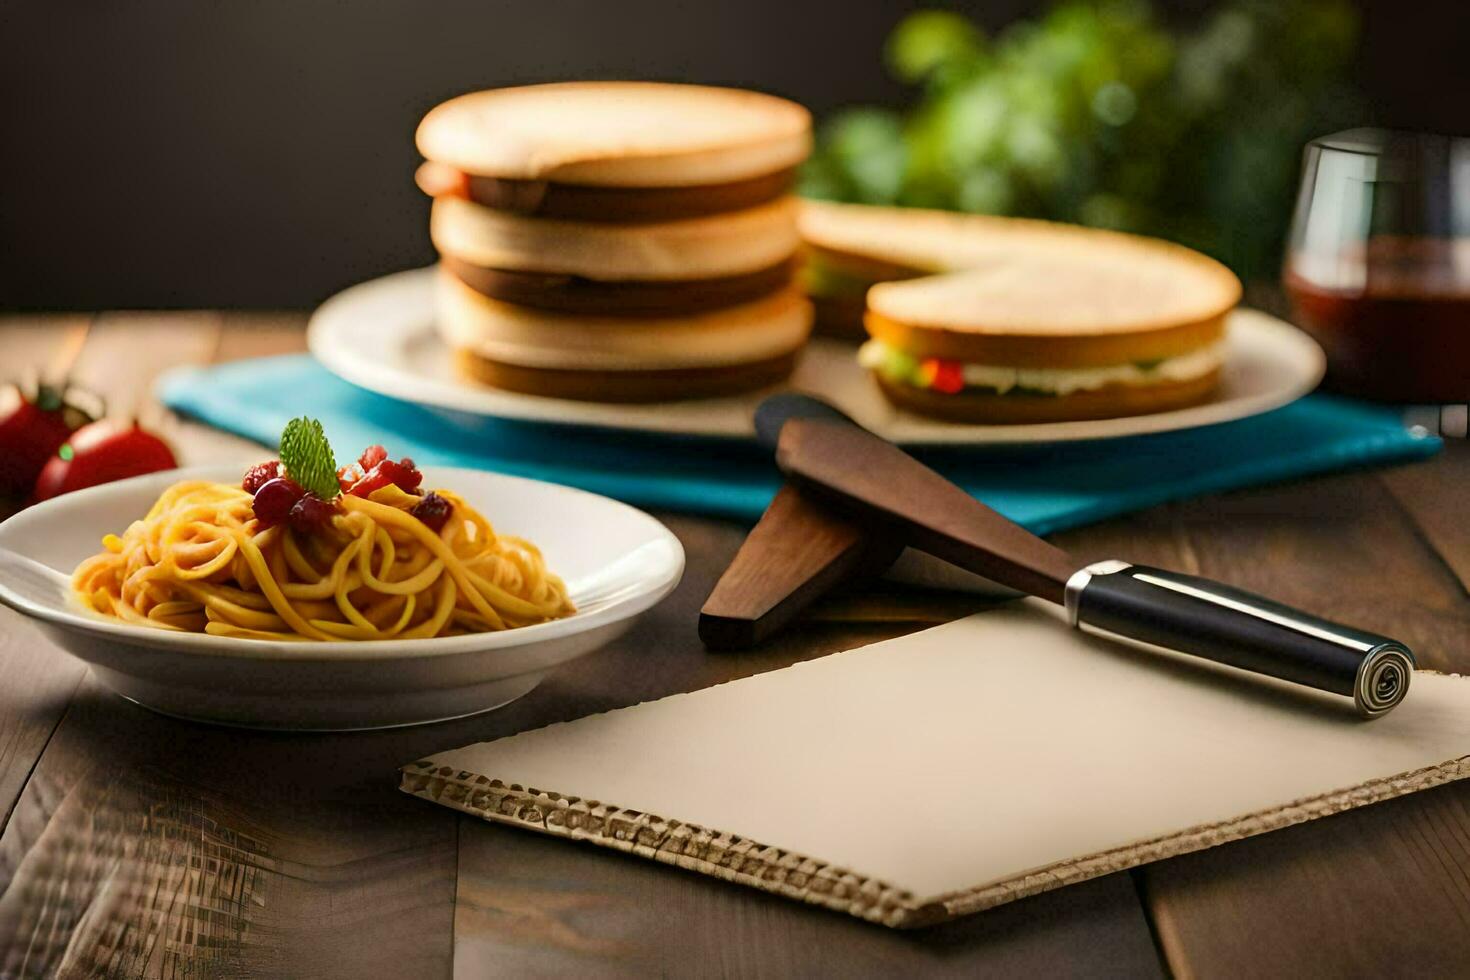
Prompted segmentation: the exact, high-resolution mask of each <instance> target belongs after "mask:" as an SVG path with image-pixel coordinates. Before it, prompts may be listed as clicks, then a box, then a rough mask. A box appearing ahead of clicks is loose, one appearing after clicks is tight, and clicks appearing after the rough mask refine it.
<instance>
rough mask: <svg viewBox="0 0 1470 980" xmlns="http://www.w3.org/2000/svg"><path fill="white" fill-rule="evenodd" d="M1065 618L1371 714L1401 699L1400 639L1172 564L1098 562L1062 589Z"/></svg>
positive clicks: (1409, 667) (1409, 668) (1405, 651)
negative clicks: (1342, 700)
mask: <svg viewBox="0 0 1470 980" xmlns="http://www.w3.org/2000/svg"><path fill="white" fill-rule="evenodd" d="M1064 600H1065V606H1066V609H1067V614H1068V616H1069V617H1070V618H1071V620H1072V625H1074V626H1077V627H1079V628H1080V629H1083V630H1086V631H1088V632H1101V633H1107V634H1114V635H1117V636H1122V637H1126V638H1128V639H1132V640H1139V641H1142V642H1144V643H1151V644H1153V645H1155V646H1161V647H1167V648H1168V649H1171V650H1178V651H1180V652H1181V653H1189V654H1193V655H1195V656H1198V657H1204V658H1205V659H1207V660H1214V661H1216V662H1218V663H1223V664H1229V665H1230V666H1232V667H1239V668H1241V669H1243V670H1249V671H1254V672H1256V673H1258V674H1268V675H1270V676H1272V677H1279V678H1281V679H1282V680H1286V681H1292V682H1294V683H1297V684H1303V685H1306V686H1307V687H1313V688H1317V689H1318V690H1322V691H1330V692H1332V693H1333V694H1341V695H1344V696H1346V697H1350V698H1352V699H1353V702H1354V703H1355V704H1356V705H1357V706H1358V710H1359V711H1360V712H1361V713H1362V714H1364V715H1366V716H1368V717H1374V716H1376V715H1381V714H1383V713H1384V712H1386V711H1389V710H1390V709H1392V708H1393V707H1394V706H1395V705H1397V704H1398V703H1399V702H1400V701H1402V700H1403V699H1404V695H1405V694H1407V693H1408V690H1409V680H1410V678H1411V677H1412V675H1413V672H1414V655H1413V654H1412V653H1410V652H1409V648H1408V647H1406V646H1404V645H1403V644H1402V643H1400V642H1398V641H1397V640H1392V639H1389V638H1388V637H1386V636H1378V635H1376V634H1374V633H1367V632H1364V631H1363V630H1358V629H1353V628H1352V627H1349V626H1343V625H1341V624H1340V623H1334V622H1331V621H1329V620H1325V619H1320V618H1318V617H1316V616H1313V615H1310V614H1309V613H1304V612H1302V611H1301V610H1299V609H1292V608H1291V607H1290V606H1283V605H1281V604H1280V603H1276V602H1272V601H1271V600H1269V599H1263V598H1261V597H1260V596H1258V595H1253V594H1251V593H1249V592H1243V591H1241V590H1240V589H1233V588H1231V587H1230V586H1228V585H1222V584H1220V583H1219V582H1212V581H1210V580H1209V579H1205V578H1198V577H1196V576H1193V575H1181V574H1179V573H1178V572H1170V571H1165V570H1163V569H1159V568H1149V567H1147V566H1143V565H1130V564H1128V563H1126V562H1121V561H1105V562H1097V563H1096V564H1093V565H1089V566H1087V567H1086V568H1083V569H1081V570H1080V571H1078V572H1076V573H1075V574H1074V575H1073V576H1072V577H1071V578H1070V579H1069V580H1068V581H1067V587H1066V591H1065V595H1064Z"/></svg>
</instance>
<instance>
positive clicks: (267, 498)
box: [254, 476, 306, 527]
mask: <svg viewBox="0 0 1470 980" xmlns="http://www.w3.org/2000/svg"><path fill="white" fill-rule="evenodd" d="M304 493H306V491H305V490H303V489H301V487H300V486H298V485H297V483H296V481H295V480H292V479H291V478H290V477H285V476H278V477H276V478H275V479H274V480H267V481H265V483H263V484H261V486H260V489H259V490H256V491H255V502H254V507H255V519H256V520H257V521H259V522H260V526H261V527H275V526H276V525H277V524H280V523H281V522H282V521H284V520H285V519H286V517H287V516H288V515H289V514H290V513H291V508H292V507H294V506H296V501H298V500H300V499H301V496H302V494H304Z"/></svg>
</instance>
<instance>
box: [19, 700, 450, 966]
mask: <svg viewBox="0 0 1470 980" xmlns="http://www.w3.org/2000/svg"><path fill="white" fill-rule="evenodd" d="M469 735H470V733H469V732H467V731H460V732H458V733H457V734H456V733H452V732H445V731H443V730H436V729H435V728H434V727H432V726H431V727H428V728H422V729H409V730H404V731H401V732H381V733H363V734H356V735H353V734H346V735H336V736H310V737H305V736H303V737H290V736H281V735H274V734H265V733H249V732H238V731H232V730H227V729H221V728H213V727H209V726H201V725H192V724H186V723H183V722H178V721H174V720H172V719H169V718H164V717H161V716H158V715H154V714H152V713H150V712H147V711H145V710H143V709H141V708H138V707H135V706H133V705H131V704H129V703H127V702H125V701H123V700H122V699H120V698H118V697H117V696H115V695H113V694H111V693H110V692H107V691H105V690H102V689H101V688H100V687H99V686H98V685H97V684H96V683H95V682H93V681H92V680H91V679H90V678H89V680H88V681H87V683H86V684H85V685H84V687H83V689H82V690H81V691H80V692H79V693H78V695H77V698H76V700H75V702H74V703H73V706H72V709H71V710H70V711H69V712H68V713H67V715H66V718H65V721H64V722H63V724H62V725H61V726H60V728H59V729H58V730H57V733H56V735H55V737H54V738H53V739H52V740H51V743H50V744H49V745H48V746H47V748H46V752H45V754H44V755H43V757H42V759H41V762H40V764H39V765H38V766H37V768H36V771H35V774H34V776H33V777H32V779H31V780H30V783H29V784H28V785H27V787H26V790H25V793H24V794H23V795H22V797H21V799H20V802H19V804H18V805H17V807H16V812H15V814H14V816H13V818H12V819H11V822H10V824H9V826H8V827H7V828H6V830H5V834H4V836H3V837H0V976H23V975H24V976H29V975H53V974H60V975H63V976H67V975H96V974H102V973H105V974H107V975H128V976H134V975H141V976H176V975H182V974H191V975H231V976H237V975H251V976H294V977H337V976H361V977H399V976H415V977H420V976H422V977H434V976H448V975H449V973H450V937H451V915H452V910H451V903H452V901H453V896H454V875H455V827H454V821H453V820H452V819H446V818H445V815H443V814H439V813H436V812H432V811H430V810H428V809H427V808H423V807H420V806H418V805H416V801H414V800H412V799H409V798H408V797H405V796H403V794H401V793H398V792H397V790H396V781H395V779H394V778H393V774H394V769H395V767H396V765H397V764H398V763H400V762H401V761H402V760H403V759H404V758H413V757H415V756H416V755H418V754H422V753H423V752H425V751H430V750H432V749H433V748H435V747H438V746H440V745H442V744H443V743H442V742H441V739H444V738H455V737H461V738H463V737H468V736H469Z"/></svg>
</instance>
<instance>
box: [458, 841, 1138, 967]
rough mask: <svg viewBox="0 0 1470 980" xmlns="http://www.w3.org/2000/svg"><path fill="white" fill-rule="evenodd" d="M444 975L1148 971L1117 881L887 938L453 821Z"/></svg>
mask: <svg viewBox="0 0 1470 980" xmlns="http://www.w3.org/2000/svg"><path fill="white" fill-rule="evenodd" d="M459 819H460V820H461V826H460V872H459V888H458V900H457V903H456V911H455V920H454V925H455V972H456V974H457V975H459V976H464V977H478V976H599V977H601V976H629V977H635V976H636V977H647V976H751V977H757V976H761V977H972V976H1068V977H1073V976H1076V977H1089V976H1099V977H1100V976H1118V977H1149V976H1160V975H1161V971H1160V967H1159V962H1158V958H1157V956H1156V954H1155V951H1154V947H1153V944H1152V942H1151V940H1150V937H1149V932H1148V926H1147V923H1146V922H1145V921H1144V918H1143V915H1142V912H1141V910H1140V908H1139V906H1138V902H1137V899H1136V896H1135V893H1134V890H1133V885H1132V883H1131V881H1130V880H1129V877H1128V875H1127V874H1116V875H1109V876H1107V877H1105V878H1098V879H1094V880H1092V881H1088V882H1084V883H1082V884H1079V885H1076V886H1073V887H1070V888H1063V889H1059V890H1057V891H1053V892H1048V893H1046V894H1043V895H1038V896H1036V897H1034V898H1029V899H1024V900H1022V901H1020V902H1016V903H1013V904H1011V905H1006V906H1003V907H1001V908H998V909H994V910H992V911H989V912H986V913H984V914H982V915H975V916H970V917H969V918H966V919H960V920H957V921H955V922H950V923H946V924H944V925H942V926H936V927H934V928H931V929H926V930H923V931H920V932H912V933H909V932H895V931H893V930H888V929H883V928H880V927H877V926H873V925H870V924H867V923H864V922H860V921H857V920H855V919H852V918H851V917H848V916H844V915H836V914H833V913H832V912H829V911H826V910H822V909H815V908H810V907H808V906H804V905H800V904H798V903H795V902H791V901H787V900H784V899H781V898H778V897H775V896H772V895H766V894H763V893H760V892H757V891H754V890H752V889H749V888H743V887H741V886H738V885H732V884H729V883H726V882H722V881H717V880H714V879H711V878H708V877H706V876H704V875H698V874H694V873H692V872H688V871H682V870H679V869H677V868H671V867H667V866H665V865H660V864H656V863H654V862H650V861H645V860H642V859H640V858H636V857H632V856H629V855H623V854H615V853H609V852H607V851H604V850H601V849H597V848H593V847H591V846H584V845H578V844H574V843H571V842H568V841H558V840H552V839H549V838H545V837H541V836H538V835H535V834H529V833H525V832H524V831H518V830H515V829H513V828H508V827H497V826H492V825H490V824H487V823H484V822H482V821H478V820H475V819H473V818H471V817H467V816H461V817H460V818H459Z"/></svg>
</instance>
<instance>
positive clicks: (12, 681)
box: [0, 314, 91, 828]
mask: <svg viewBox="0 0 1470 980" xmlns="http://www.w3.org/2000/svg"><path fill="white" fill-rule="evenodd" d="M90 320H91V317H90V316H88V315H85V314H56V315H50V314H39V315H30V316H7V317H3V318H0V351H4V352H5V355H4V359H3V367H0V381H4V380H9V378H10V377H13V376H20V375H23V374H24V373H25V372H27V371H29V370H32V369H34V370H36V371H38V372H39V371H43V370H44V369H45V367H46V366H47V365H48V364H49V363H50V362H51V361H52V360H53V359H54V357H55V355H56V353H57V351H58V349H59V348H60V346H61V345H62V343H63V340H64V338H65V337H66V336H68V335H70V334H74V333H76V332H77V331H80V330H84V329H86V327H87V325H88V323H89V322H90ZM4 506H5V505H4V504H3V503H0V508H3V507H4ZM4 516H5V513H4V510H3V509H0V518H3V517H4ZM85 672H86V668H85V667H83V666H82V665H81V664H80V663H78V662H77V661H74V660H71V659H70V658H66V657H59V656H58V655H57V654H56V653H55V651H54V650H52V649H50V647H49V645H47V644H45V643H44V642H43V641H42V640H41V638H40V636H39V634H38V633H37V631H36V629H35V628H34V627H32V626H31V625H30V624H29V623H27V622H25V618H24V617H23V616H21V615H20V614H18V613H15V612H12V611H11V610H9V609H5V608H0V677H3V678H4V683H0V828H3V827H4V826H5V823H6V821H7V820H8V819H9V818H10V811H11V809H12V808H13V807H14V806H15V801H16V798H17V797H19V796H20V791H21V788H22V787H23V786H24V785H25V782H26V779H27V778H28V777H29V775H30V771H31V766H33V765H34V764H35V761H36V759H38V758H39V757H40V755H41V749H42V748H44V747H45V745H46V740H47V739H49V738H50V737H51V732H52V731H53V730H54V729H55V727H56V724H57V722H58V721H60V720H61V716H62V713H63V712H64V711H65V710H66V705H67V702H68V701H69V700H70V698H71V693H72V691H74V690H75V689H76V686H77V684H78V683H80V681H81V679H82V675H83V674H84V673H85Z"/></svg>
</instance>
